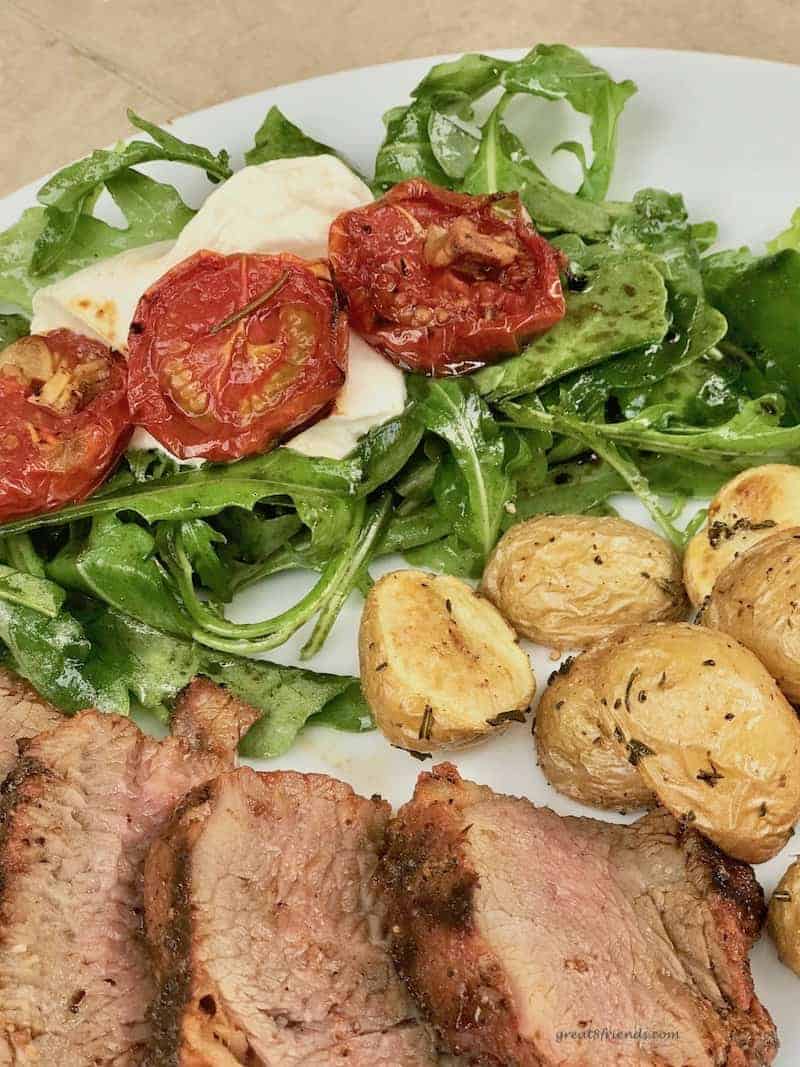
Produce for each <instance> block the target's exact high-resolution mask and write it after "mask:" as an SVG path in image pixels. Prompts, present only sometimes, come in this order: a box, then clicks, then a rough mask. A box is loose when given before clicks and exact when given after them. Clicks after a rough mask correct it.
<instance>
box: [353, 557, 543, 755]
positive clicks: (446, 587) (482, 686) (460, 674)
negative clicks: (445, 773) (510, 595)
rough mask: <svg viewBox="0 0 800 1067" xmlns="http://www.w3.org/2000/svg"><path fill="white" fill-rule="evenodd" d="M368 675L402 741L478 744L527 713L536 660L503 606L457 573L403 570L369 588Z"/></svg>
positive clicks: (392, 736) (387, 722)
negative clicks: (455, 575)
mask: <svg viewBox="0 0 800 1067" xmlns="http://www.w3.org/2000/svg"><path fill="white" fill-rule="evenodd" d="M358 649H359V658H360V662H361V685H362V688H363V691H364V696H365V697H366V700H367V703H368V704H369V706H370V708H371V709H372V713H373V715H374V716H375V720H376V722H377V724H378V726H379V727H380V729H381V730H382V731H383V733H384V734H385V735H386V737H387V738H388V739H389V741H391V743H392V744H393V745H399V746H400V747H401V748H407V749H410V750H412V751H418V752H430V751H431V750H433V749H435V748H438V747H440V746H443V745H450V746H463V745H469V744H472V743H474V742H476V741H480V740H481V739H482V738H485V737H487V736H488V735H490V734H492V733H494V732H496V731H497V730H501V729H503V728H504V727H506V726H507V725H508V723H509V722H510V721H512V720H514V719H524V713H525V711H527V709H528V708H529V707H530V703H531V700H532V699H533V696H534V693H535V691H536V681H535V679H534V677H533V671H532V670H531V664H530V660H529V659H528V657H527V655H526V654H525V652H524V651H523V650H522V649H521V648H520V647H519V644H518V643H517V637H516V634H515V633H514V631H513V630H512V629H511V627H510V626H509V625H508V623H507V622H506V621H505V619H504V618H503V617H502V616H501V615H500V613H499V612H498V611H497V609H496V608H495V607H493V605H492V604H490V603H489V602H488V601H487V600H484V599H483V597H481V596H479V595H478V594H477V593H475V592H474V590H472V589H471V588H470V586H468V585H466V584H465V583H464V582H462V581H459V580H458V579H457V578H449V577H446V576H437V575H432V574H425V573H423V572H422V571H412V570H401V571H394V572H393V573H392V574H387V575H386V576H385V577H384V578H381V579H380V581H378V582H376V583H375V585H374V586H373V587H372V589H371V590H370V592H369V594H368V595H367V599H366V603H365V605H364V614H363V615H362V618H361V629H360V632H359V638H358Z"/></svg>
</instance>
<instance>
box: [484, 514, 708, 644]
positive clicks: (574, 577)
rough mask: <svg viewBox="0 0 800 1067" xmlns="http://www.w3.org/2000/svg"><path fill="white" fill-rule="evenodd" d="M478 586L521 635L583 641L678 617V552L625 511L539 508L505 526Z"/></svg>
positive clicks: (682, 606) (683, 609)
mask: <svg viewBox="0 0 800 1067" xmlns="http://www.w3.org/2000/svg"><path fill="white" fill-rule="evenodd" d="M481 592H483V593H484V594H485V595H486V596H487V597H488V598H489V599H490V600H491V601H492V603H493V604H496V605H497V607H498V608H499V609H500V611H501V612H502V613H503V615H505V617H506V618H507V619H508V620H509V622H510V623H511V625H512V626H513V627H514V628H515V629H516V630H517V632H518V633H520V634H521V635H522V636H523V637H527V638H529V639H530V640H531V641H535V642H537V643H538V644H542V645H548V646H550V647H552V648H558V649H565V648H586V647H587V646H588V645H591V644H593V643H594V642H595V641H598V640H600V639H601V638H603V637H607V636H608V635H609V634H612V633H615V632H616V631H617V630H619V629H620V628H621V627H623V626H630V625H631V624H633V623H639V622H660V621H667V620H671V619H680V618H685V616H686V613H687V611H688V603H687V601H686V594H685V593H684V589H683V581H682V576H681V563H680V559H679V557H678V555H677V553H676V552H675V550H674V549H673V547H672V546H671V545H670V544H668V543H667V542H666V541H665V540H664V539H663V538H661V537H659V536H658V535H657V534H654V533H652V532H651V531H650V530H645V529H643V528H642V527H641V526H637V525H636V524H635V523H633V522H628V521H627V520H626V519H615V518H591V517H589V516H586V515H542V516H540V517H538V518H535V519H529V520H528V521H527V522H521V523H519V524H518V525H517V526H512V527H511V529H510V530H509V531H508V533H506V534H505V536H504V537H503V538H502V539H501V540H500V542H499V543H498V545H497V547H496V548H495V550H494V552H493V553H492V556H491V558H490V560H489V562H488V564H487V565H486V570H485V571H484V575H483V582H482V584H481Z"/></svg>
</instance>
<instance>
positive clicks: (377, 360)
mask: <svg viewBox="0 0 800 1067" xmlns="http://www.w3.org/2000/svg"><path fill="white" fill-rule="evenodd" d="M405 403H406V387H405V381H404V379H403V374H402V372H401V371H399V370H398V369H397V367H395V366H394V365H393V364H391V363H390V362H389V361H388V360H387V359H384V358H383V356H382V355H380V354H379V353H378V352H376V351H375V349H374V348H372V347H371V346H370V345H368V344H367V343H366V341H362V339H361V338H360V337H359V336H358V334H354V333H351V334H350V354H349V365H348V369H347V381H346V382H345V383H344V387H343V388H342V391H341V392H340V393H339V395H338V396H337V398H336V401H335V403H334V405H333V411H332V412H331V413H330V415H328V416H327V417H326V418H324V419H320V421H319V422H316V423H314V425H313V426H309V428H308V429H307V430H303V432H302V433H299V434H298V435H297V436H296V437H293V438H292V440H291V441H289V443H288V447H289V448H293V449H294V450H295V451H296V452H303V453H304V454H305V455H307V456H327V457H328V458H329V459H342V458H343V457H344V456H346V455H347V454H348V452H351V451H352V450H353V449H354V448H355V446H356V444H357V443H358V440H359V438H360V437H363V436H364V434H365V433H366V432H367V431H368V430H370V429H372V427H373V426H380V425H381V423H383V422H386V421H387V420H388V419H391V418H394V416H395V415H399V414H400V413H401V412H402V410H403V408H404V407H405Z"/></svg>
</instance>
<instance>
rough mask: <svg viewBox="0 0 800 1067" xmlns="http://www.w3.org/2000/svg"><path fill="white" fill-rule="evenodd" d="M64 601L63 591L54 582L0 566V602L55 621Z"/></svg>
mask: <svg viewBox="0 0 800 1067" xmlns="http://www.w3.org/2000/svg"><path fill="white" fill-rule="evenodd" d="M64 599H65V593H64V590H63V589H61V588H60V586H58V585H56V584H55V583H54V582H48V581H47V579H45V578H39V577H36V576H34V575H32V574H26V573H25V572H24V571H18V570H15V569H14V568H13V567H6V566H3V565H2V564H0V600H6V601H8V603H9V604H20V605H22V606H23V607H28V608H32V609H33V610H34V611H38V612H39V613H40V614H41V615H47V616H48V618H51V619H55V618H56V617H57V615H58V613H59V612H60V610H61V608H62V607H63V605H64Z"/></svg>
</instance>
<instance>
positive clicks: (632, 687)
mask: <svg viewBox="0 0 800 1067" xmlns="http://www.w3.org/2000/svg"><path fill="white" fill-rule="evenodd" d="M596 685H597V692H598V694H599V697H600V718H601V723H602V724H603V732H604V734H605V735H606V736H607V737H608V738H610V739H611V740H613V741H614V743H615V745H616V748H617V752H618V753H619V755H620V756H621V757H624V758H627V759H628V760H630V762H631V763H632V764H634V765H635V766H636V767H637V768H638V770H639V773H640V774H641V776H642V780H643V783H644V785H645V786H646V787H647V788H648V789H651V790H652V791H653V792H654V793H655V794H656V796H657V797H658V800H659V802H660V803H661V804H662V805H663V806H664V807H665V808H667V809H668V810H669V811H671V812H672V814H673V815H675V817H676V818H679V819H683V820H684V821H685V822H686V823H687V825H691V826H692V827H693V828H694V829H696V830H698V831H699V832H700V833H702V834H704V835H705V836H706V837H708V838H710V839H711V840H712V841H713V842H714V844H715V845H717V846H718V847H719V848H721V849H722V850H723V852H727V853H728V855H729V856H733V857H734V858H735V859H739V860H745V861H746V862H747V863H761V862H763V861H764V860H768V859H771V858H772V857H773V856H774V855H776V854H777V853H778V852H780V850H781V849H782V848H783V846H784V845H785V844H786V842H787V841H788V840H789V837H790V836H791V834H792V828H793V827H794V824H795V823H796V822H797V820H798V818H800V720H798V718H797V715H795V713H794V710H793V709H792V707H791V705H790V704H789V702H788V701H787V700H786V698H785V697H784V695H783V694H782V693H781V691H780V689H779V688H778V686H777V684H776V682H775V680H774V679H773V678H772V677H771V675H770V674H769V673H768V672H767V670H766V668H765V667H764V666H763V664H762V663H761V661H760V660H758V659H757V658H756V656H754V655H753V653H752V652H750V650H749V649H747V648H745V647H744V645H741V644H739V642H738V641H736V640H735V639H734V638H732V637H729V636H728V635H727V634H722V633H719V632H717V631H715V630H707V629H706V628H705V627H703V626H692V625H689V624H688V623H656V624H653V625H650V626H639V627H631V629H630V630H627V631H624V632H623V633H621V634H617V635H616V637H614V638H611V639H610V640H609V642H608V643H607V646H606V647H605V649H604V655H603V656H602V657H600V662H599V663H598V667H597V672H596Z"/></svg>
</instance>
